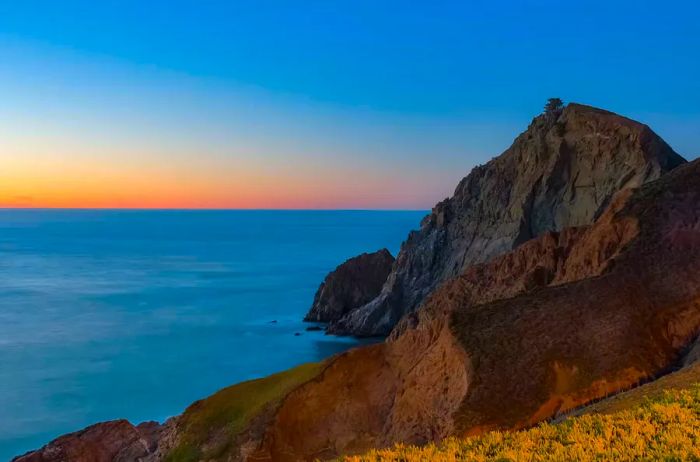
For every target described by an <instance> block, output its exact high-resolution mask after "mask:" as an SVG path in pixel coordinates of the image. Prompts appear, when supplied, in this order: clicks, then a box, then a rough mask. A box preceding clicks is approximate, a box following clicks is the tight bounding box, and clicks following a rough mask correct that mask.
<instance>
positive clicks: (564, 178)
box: [329, 103, 684, 336]
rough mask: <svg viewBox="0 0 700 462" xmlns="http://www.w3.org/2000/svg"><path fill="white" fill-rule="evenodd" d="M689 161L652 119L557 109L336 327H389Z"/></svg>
mask: <svg viewBox="0 0 700 462" xmlns="http://www.w3.org/2000/svg"><path fill="white" fill-rule="evenodd" d="M683 162H684V160H683V158H682V157H680V156H679V155H678V154H676V153H675V152H674V151H673V150H672V149H671V148H670V147H669V146H668V145H667V144H666V143H665V142H664V141H663V140H662V139H661V138H659V137H658V136H657V135H656V134H655V133H654V132H653V131H652V130H651V129H650V128H649V127H647V126H646V125H643V124H640V123H638V122H635V121H632V120H630V119H627V118H624V117H621V116H619V115H616V114H613V113H611V112H607V111H603V110H600V109H595V108H592V107H588V106H584V105H580V104H573V103H572V104H569V105H568V106H567V107H566V108H565V109H564V110H563V112H562V113H561V114H560V115H559V116H558V117H551V115H548V114H543V115H541V116H539V117H536V118H535V119H534V120H533V121H532V123H531V124H530V126H529V127H528V129H527V130H526V131H525V132H524V133H522V134H521V135H520V136H518V137H517V138H516V140H515V141H514V143H513V145H512V146H511V147H510V148H508V149H507V150H506V151H505V152H504V153H503V154H501V155H500V156H499V157H497V158H495V159H493V160H492V161H490V162H488V163H487V164H486V165H483V166H479V167H476V168H474V169H473V170H472V172H471V173H470V174H469V175H468V176H467V177H466V178H464V179H463V180H462V181H461V182H460V183H459V185H458V186H457V188H456V190H455V192H454V195H453V196H452V197H451V198H449V199H446V200H444V201H443V202H441V203H439V204H437V205H436V206H435V208H434V209H433V210H432V213H431V214H430V215H428V216H427V217H426V218H425V219H424V220H423V222H422V223H421V228H420V230H419V231H416V232H412V233H411V234H410V235H409V237H408V239H407V240H406V242H405V243H404V245H403V246H402V248H401V251H400V253H399V255H398V256H397V259H396V263H395V264H394V268H393V270H392V272H391V274H390V275H389V277H388V279H387V282H386V284H385V285H384V287H383V288H382V291H381V293H380V295H379V296H378V297H377V298H375V299H374V300H372V301H371V302H369V303H368V304H367V305H365V306H363V307H361V308H360V309H357V310H353V311H352V312H351V313H349V314H348V315H346V316H345V317H343V319H341V320H339V321H336V322H333V323H331V325H330V326H329V332H330V333H335V334H354V335H360V336H374V335H386V334H388V333H389V332H390V331H391V329H392V328H393V327H394V325H395V324H396V323H397V322H398V321H399V319H400V318H401V317H402V316H403V315H404V314H406V313H410V312H411V311H414V310H415V309H416V308H417V307H418V306H419V305H420V304H421V302H422V301H423V300H424V299H425V297H426V296H427V295H428V294H429V293H430V292H432V291H433V290H434V289H435V288H436V287H437V286H438V285H439V284H440V283H442V282H444V281H446V280H447V279H449V278H451V277H454V276H456V275H459V274H461V273H462V272H463V271H464V270H465V269H466V268H468V267H469V266H472V265H474V264H477V263H482V262H485V261H488V260H490V259H492V258H493V257H495V256H497V255H501V254H503V253H506V252H509V251H510V250H512V249H513V248H515V247H517V246H519V245H521V244H522V243H524V242H526V241H528V240H529V239H532V238H534V237H537V236H540V235H542V234H543V233H546V232H549V231H559V230H562V229H564V228H566V227H572V226H584V225H589V224H591V223H592V222H593V220H594V219H595V218H596V217H597V216H598V215H599V214H600V213H601V211H602V210H603V209H604V208H605V207H606V206H607V205H608V203H609V201H610V198H611V197H612V195H613V194H614V193H615V192H617V191H619V190H621V189H623V188H628V187H635V186H639V185H641V184H643V183H645V182H647V181H650V180H654V179H656V178H658V177H660V176H661V175H662V174H663V173H664V172H667V171H669V170H671V169H673V168H674V167H676V166H678V165H680V164H682V163H683Z"/></svg>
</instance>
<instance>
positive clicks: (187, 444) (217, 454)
mask: <svg viewBox="0 0 700 462" xmlns="http://www.w3.org/2000/svg"><path fill="white" fill-rule="evenodd" d="M323 365H324V363H309V364H302V365H301V366H297V367H295V368H293V369H290V370H287V371H284V372H281V373H279V374H274V375H271V376H269V377H265V378H263V379H258V380H251V381H248V382H243V383H239V384H236V385H233V386H230V387H227V388H224V389H223V390H220V391H218V392H217V393H215V394H213V395H212V396H210V397H208V398H206V399H204V400H201V401H197V402H196V403H194V404H192V405H191V406H190V407H189V408H187V410H186V411H185V413H184V414H182V416H181V417H180V420H179V422H178V433H179V438H178V441H179V443H178V445H177V446H176V447H175V448H174V450H173V451H171V452H170V454H168V456H167V457H166V462H192V461H197V460H217V459H220V458H225V456H226V454H227V453H228V451H229V450H230V449H232V448H233V446H234V444H235V438H236V436H237V435H238V434H239V433H240V432H241V431H243V430H244V429H245V428H246V425H247V424H248V423H249V422H250V421H251V419H253V418H255V417H256V416H257V415H259V414H260V413H261V412H263V411H264V410H265V408H266V407H268V406H274V405H276V404H277V403H278V402H279V401H280V400H281V399H282V398H283V397H284V396H286V395H287V393H289V392H290V391H291V390H293V389H294V388H296V387H297V386H299V385H301V384H302V383H304V382H307V381H309V380H311V379H312V378H314V377H316V376H317V375H318V374H319V373H320V372H321V371H322V370H323Z"/></svg>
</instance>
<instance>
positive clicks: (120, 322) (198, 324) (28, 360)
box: [0, 210, 425, 460]
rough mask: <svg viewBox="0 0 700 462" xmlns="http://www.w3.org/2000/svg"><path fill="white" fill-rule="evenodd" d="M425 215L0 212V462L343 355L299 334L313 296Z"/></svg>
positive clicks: (330, 342) (323, 339)
mask: <svg viewBox="0 0 700 462" xmlns="http://www.w3.org/2000/svg"><path fill="white" fill-rule="evenodd" d="M424 214H425V212H364V211H328V212H327V211H293V212H292V211H117V210H112V211H78V210H35V211H30V210H2V211H0V460H6V459H10V458H11V457H12V456H14V455H17V454H20V453H23V452H25V451H27V450H30V449H33V448H36V447H39V446H41V445H43V444H44V443H46V442H48V441H49V440H50V439H52V438H54V437H56V436H57V435H60V434H62V433H65V432H69V431H73V430H77V429H80V428H82V427H84V426H86V425H88V424H91V423H94V422H97V421H102V420H109V419H115V418H120V417H125V418H128V419H130V420H131V421H133V422H140V421H144V420H163V419H165V418H167V417H169V416H171V415H174V414H178V413H180V412H181V411H182V410H183V409H184V408H185V407H186V406H187V405H188V404H190V403H191V402H192V401H194V400H196V399H198V398H202V397H204V396H206V395H208V394H210V393H212V392H214V391H216V390H217V389H219V388H221V387H223V386H226V385H229V384H231V383H234V382H238V381H241V380H246V379H250V378H254V377H259V376H263V375H266V374H269V373H271V372H275V371H279V370H282V369H286V368H288V367H291V366H293V365H295V364H299V363H303V362H307V361H317V360H319V359H322V358H325V357H327V356H329V355H332V354H334V353H336V352H338V351H341V350H343V349H346V348H349V347H351V346H352V345H354V344H356V340H353V339H349V338H336V337H329V336H325V335H323V333H320V332H306V331H305V330H304V328H305V327H306V325H305V324H303V323H301V322H300V320H301V319H302V317H303V315H304V314H305V312H306V310H307V309H308V307H309V305H310V303H311V300H312V298H313V294H314V292H315V290H316V289H317V287H318V284H319V283H320V281H321V280H322V278H323V276H324V275H325V274H326V273H327V272H328V271H329V270H331V269H333V268H334V267H335V266H336V265H337V264H339V263H340V262H342V261H344V260H345V259H346V258H348V257H350V256H353V255H355V254H358V253H360V252H363V251H372V250H376V249H379V248H381V247H388V248H389V249H390V250H391V251H392V253H394V254H396V252H397V251H398V248H399V245H400V243H401V241H402V240H403V239H404V238H405V237H406V235H407V233H408V231H409V230H411V229H413V228H417V227H418V223H419V221H420V219H421V217H422V216H423V215H424ZM272 321H277V322H276V323H273V322H272ZM295 332H301V333H302V335H301V336H295V335H294V333H295Z"/></svg>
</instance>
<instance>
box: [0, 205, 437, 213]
mask: <svg viewBox="0 0 700 462" xmlns="http://www.w3.org/2000/svg"><path fill="white" fill-rule="evenodd" d="M11 210H22V211H41V210H58V211H60V210H86V211H90V210H106V211H117V210H125V211H169V210H171V211H193V212H196V211H203V212H206V211H211V212H213V211H222V212H225V211H232V212H233V211H240V212H246V211H247V212H425V211H430V210H432V207H428V208H266V207H258V208H246V207H12V206H0V211H2V212H4V211H11Z"/></svg>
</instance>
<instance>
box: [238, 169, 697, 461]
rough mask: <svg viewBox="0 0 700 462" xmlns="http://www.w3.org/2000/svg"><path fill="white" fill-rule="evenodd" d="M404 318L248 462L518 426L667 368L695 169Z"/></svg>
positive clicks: (691, 287)
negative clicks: (389, 335)
mask: <svg viewBox="0 0 700 462" xmlns="http://www.w3.org/2000/svg"><path fill="white" fill-rule="evenodd" d="M601 238H602V239H601ZM415 318H416V319H415V320H414V322H412V323H407V324H405V325H404V324H402V329H401V332H399V333H395V334H394V336H392V338H391V339H390V341H389V342H386V343H384V344H381V345H376V346H373V347H372V348H371V349H368V348H361V349H357V350H355V351H353V352H352V353H350V354H347V355H343V356H340V357H338V358H336V359H335V360H334V361H333V362H332V363H331V365H330V366H329V367H328V368H327V369H326V370H325V371H324V373H323V374H322V375H321V376H319V378H317V379H316V380H313V381H311V382H309V383H307V384H305V385H303V386H302V387H300V388H299V389H297V390H295V391H294V392H292V393H291V394H289V395H288V396H287V397H286V399H285V400H284V402H283V403H282V405H281V407H280V409H279V410H278V412H277V413H276V415H275V417H274V418H273V419H272V420H271V422H270V424H269V425H270V427H269V429H268V431H267V432H266V435H265V437H264V438H263V440H262V441H260V442H259V445H260V446H259V447H260V449H259V450H258V451H256V453H255V457H254V458H251V459H250V460H270V461H271V460H275V461H294V460H314V459H315V458H331V457H333V456H336V455H338V454H347V453H354V452H362V451H365V450H366V449H367V448H369V447H381V446H386V445H389V444H392V443H395V442H399V441H401V442H408V443H425V442H427V441H433V440H438V439H440V438H443V437H445V436H447V435H465V434H475V433H481V432H484V431H487V430H491V429H515V428H521V427H524V426H527V425H531V424H533V423H535V422H538V421H541V420H543V419H547V418H549V417H552V416H555V415H557V414H558V413H562V412H566V411H568V410H570V409H573V408H576V407H578V406H580V405H582V404H585V403H588V402H591V401H593V400H596V399H599V398H602V397H605V396H607V395H608V394H612V393H614V392H616V391H619V390H623V389H627V388H630V387H632V386H634V385H636V384H638V383H640V382H643V381H645V380H648V379H650V378H654V377H655V376H657V375H659V374H662V373H664V372H665V371H666V370H668V369H669V367H671V366H673V365H675V364H678V361H679V360H680V359H681V358H682V355H683V353H684V352H685V351H686V350H687V347H688V345H689V344H691V342H692V340H693V339H694V338H695V336H696V335H697V333H698V332H699V331H700V161H696V162H694V163H693V164H691V165H687V166H684V167H680V168H679V169H678V170H677V171H676V172H673V173H672V174H670V175H668V176H667V177H664V178H663V179H661V180H659V181H656V182H653V183H650V184H647V185H646V186H645V187H643V188H642V189H640V190H638V191H626V192H623V193H621V194H619V195H618V196H617V197H616V198H615V199H614V200H613V201H612V202H611V204H610V206H609V208H608V209H607V211H606V212H605V213H603V214H602V215H601V217H600V218H599V219H598V220H597V221H596V223H595V224H594V225H593V226H590V227H583V228H576V229H565V230H563V231H562V232H560V233H546V234H545V235H543V236H541V237H540V238H538V239H535V240H533V241H530V242H528V243H527V244H525V245H523V246H520V247H519V248H518V249H516V250H515V251H513V252H512V253H509V254H507V255H504V256H501V257H498V258H496V259H494V260H492V261H491V262H488V263H485V264H481V265H477V266H476V267H473V268H470V269H469V270H468V271H466V272H465V273H464V274H463V275H461V276H460V277H458V278H455V279H453V280H451V281H450V282H448V283H446V284H445V285H443V286H442V287H441V288H439V289H438V290H437V291H435V292H434V293H433V294H432V295H431V296H430V297H429V298H428V300H427V301H426V303H425V305H424V307H423V308H422V309H421V310H420V311H418V312H417V313H416V315H415ZM397 332H398V331H397ZM358 370H359V371H360V372H358ZM370 397H371V398H370Z"/></svg>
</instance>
